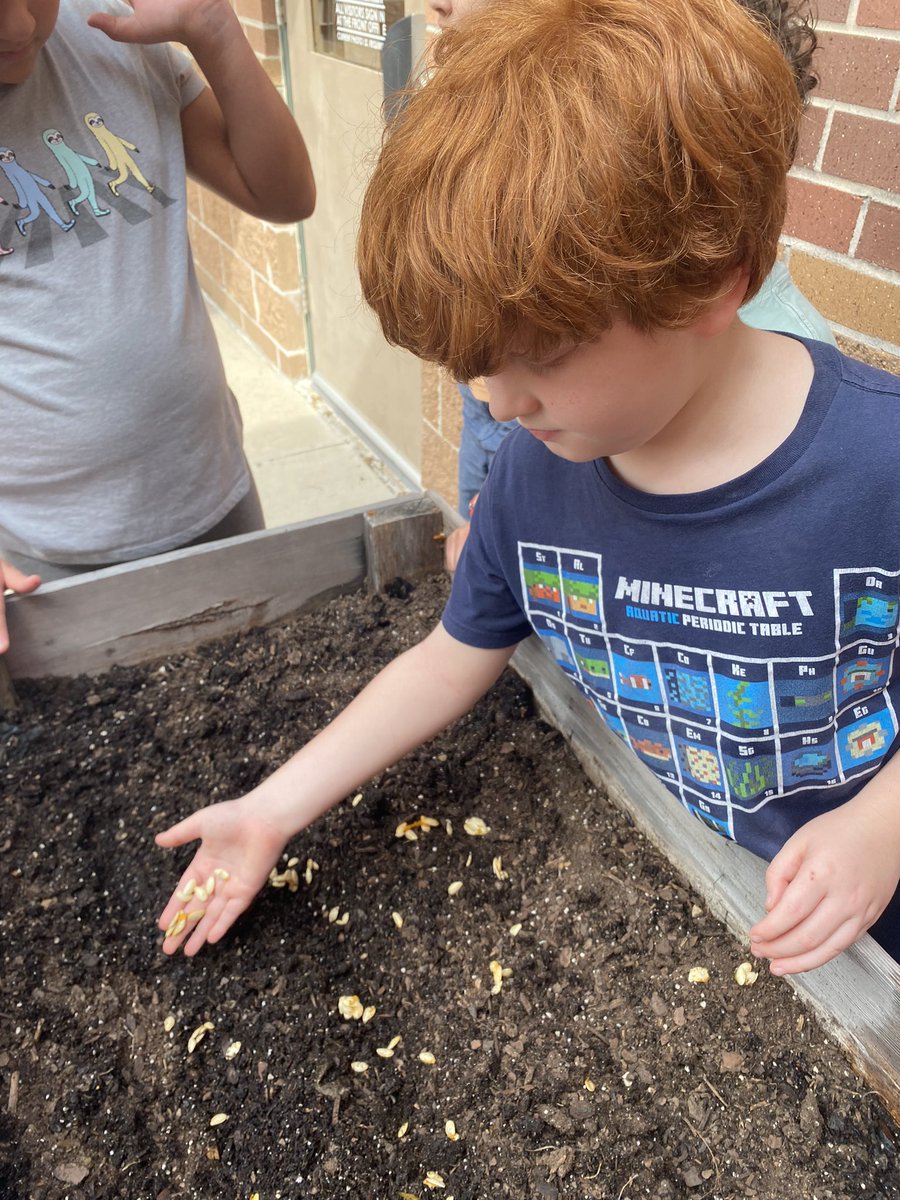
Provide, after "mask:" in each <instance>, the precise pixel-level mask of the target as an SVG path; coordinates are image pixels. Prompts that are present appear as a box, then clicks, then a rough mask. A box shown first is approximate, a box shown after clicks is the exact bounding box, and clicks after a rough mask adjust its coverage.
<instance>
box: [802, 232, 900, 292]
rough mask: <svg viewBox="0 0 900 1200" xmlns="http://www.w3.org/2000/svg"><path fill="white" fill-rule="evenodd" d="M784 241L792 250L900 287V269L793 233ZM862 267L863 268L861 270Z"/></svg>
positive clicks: (856, 273) (855, 273)
mask: <svg viewBox="0 0 900 1200" xmlns="http://www.w3.org/2000/svg"><path fill="white" fill-rule="evenodd" d="M782 241H783V243H784V245H785V246H788V247H789V248H790V249H791V250H798V251H799V252H800V253H802V254H808V255H809V257H810V258H820V259H823V260H824V261H825V262H829V263H831V264H832V265H833V266H838V267H845V268H846V269H847V270H848V271H852V272H853V274H854V275H864V276H865V277H866V278H867V279H877V280H878V281H879V282H880V283H887V284H890V285H891V287H895V288H898V289H900V271H891V270H889V269H888V268H887V267H876V266H875V264H874V263H870V262H867V261H866V260H865V259H864V258H851V257H850V255H849V254H841V253H840V252H839V251H837V250H829V249H828V248H827V247H825V246H819V245H818V244H817V243H816V242H806V241H804V240H803V239H802V238H798V237H794V236H793V235H792V234H788V233H786V234H784V235H783V237H782ZM860 267H862V268H863V269H862V270H860Z"/></svg>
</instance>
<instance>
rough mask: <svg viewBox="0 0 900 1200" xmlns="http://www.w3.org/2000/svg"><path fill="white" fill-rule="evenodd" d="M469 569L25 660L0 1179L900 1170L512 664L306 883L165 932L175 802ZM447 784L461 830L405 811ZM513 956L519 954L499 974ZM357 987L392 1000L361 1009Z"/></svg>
mask: <svg viewBox="0 0 900 1200" xmlns="http://www.w3.org/2000/svg"><path fill="white" fill-rule="evenodd" d="M443 591H444V583H443V581H434V582H429V583H427V584H425V585H422V586H421V587H419V588H418V589H416V590H415V591H411V592H410V590H409V589H408V588H403V587H400V588H398V589H396V592H397V594H396V595H394V596H393V597H376V598H369V597H366V596H363V595H360V596H354V597H350V598H343V599H340V600H338V601H336V602H334V603H332V604H330V605H329V606H328V607H326V608H323V609H321V610H319V611H317V612H315V613H313V614H307V615H305V616H303V617H302V618H301V619H299V620H297V621H295V622H293V623H291V624H286V625H283V626H281V627H279V628H275V629H269V630H262V631H258V632H256V633H253V634H251V635H247V636H244V637H241V638H238V639H234V640H231V641H227V642H224V643H221V644H218V645H215V646H208V647H206V648H203V649H201V650H199V651H197V652H196V653H195V654H193V655H189V656H184V657H177V658H172V659H169V660H166V661H165V662H164V663H157V664H154V665H152V666H150V667H147V668H145V669H127V670H124V669H117V670H115V671H113V672H111V673H110V674H109V675H107V676H104V677H102V678H100V679H94V680H91V679H86V678H82V679H76V680H67V681H45V682H41V683H32V684H25V685H23V686H21V688H20V691H21V693H22V698H23V704H22V709H21V714H20V716H19V717H18V718H17V721H16V723H15V724H10V723H8V722H7V723H6V724H0V777H2V780H3V793H4V794H3V798H2V809H0V813H2V815H0V888H2V894H0V904H2V914H3V915H2V921H0V939H2V983H0V991H2V995H0V1195H2V1197H4V1198H6V1197H10V1198H13V1197H14V1198H16V1200H19V1198H28V1200H51V1198H52V1200H61V1198H63V1197H71V1198H72V1200H75V1198H85V1200H87V1198H103V1200H114V1198H115V1200H131V1198H134V1200H175V1198H185V1200H188V1198H190V1200H198V1198H199V1200H249V1197H250V1196H251V1195H252V1194H253V1193H258V1195H259V1200H277V1198H279V1197H283V1198H288V1197H290V1198H292V1200H293V1198H296V1200H306V1198H307V1197H313V1196H320V1197H327V1198H338V1197H341V1198H344V1197H351V1198H354V1200H398V1198H399V1197H401V1196H402V1195H403V1194H405V1193H408V1194H410V1195H411V1196H414V1197H420V1198H421V1200H425V1197H443V1198H444V1200H449V1198H450V1197H454V1198H455V1200H488V1198H494V1197H515V1198H516V1200H523V1198H530V1197H538V1198H541V1200H553V1198H557V1197H558V1198H568V1197H571V1198H573V1200H591V1198H594V1197H597V1198H603V1200H637V1198H638V1197H652V1198H654V1200H682V1198H686V1197H697V1198H701V1197H702V1198H710V1197H718V1198H720V1200H785V1198H786V1197H798V1198H801V1200H813V1198H815V1200H836V1198H838V1197H840V1198H841V1200H860V1197H867V1198H871V1200H877V1198H879V1197H880V1198H881V1200H887V1198H893V1197H900V1182H898V1173H897V1157H896V1155H897V1146H898V1145H900V1139H898V1133H897V1130H896V1128H895V1127H894V1126H893V1124H892V1123H891V1121H890V1120H889V1118H888V1117H887V1116H886V1114H885V1112H884V1110H883V1109H882V1108H881V1106H880V1104H879V1102H878V1101H877V1099H876V1098H875V1097H874V1096H873V1095H872V1094H871V1093H869V1092H867V1091H866V1089H865V1088H864V1086H863V1085H862V1084H861V1083H860V1081H859V1080H858V1079H857V1078H856V1077H855V1076H854V1074H853V1073H852V1071H851V1070H850V1068H849V1067H848V1065H847V1063H846V1061H845V1059H844V1058H843V1056H842V1054H841V1053H840V1052H839V1051H838V1050H837V1049H836V1048H835V1047H834V1046H833V1045H832V1044H831V1043H830V1042H829V1041H828V1040H827V1039H826V1038H825V1037H824V1035H823V1034H822V1033H821V1031H820V1030H819V1028H818V1027H817V1025H816V1023H815V1022H814V1021H813V1020H812V1019H811V1018H810V1017H809V1015H808V1014H807V1013H805V1012H804V1009H803V1007H802V1006H801V1005H800V1003H799V1002H798V1001H797V1000H796V999H795V997H794V994H793V993H792V991H791V990H790V988H789V987H788V986H787V985H786V984H785V983H784V982H783V981H779V980H775V979H773V978H772V977H770V976H769V975H768V974H767V973H766V971H765V970H764V969H763V970H762V971H761V973H760V976H759V979H758V981H757V983H756V984H755V985H754V986H750V987H743V988H742V987H738V986H737V984H736V983H735V982H734V979H733V972H734V970H735V968H736V967H737V965H738V964H739V963H740V962H741V961H742V960H743V959H744V958H745V957H746V954H745V952H744V951H743V950H742V948H741V947H740V946H739V945H738V944H737V943H736V942H735V941H733V940H732V938H731V937H730V936H729V935H728V934H727V933H726V932H725V931H724V930H723V929H722V927H721V926H719V925H718V924H717V923H716V922H715V921H714V920H712V919H711V918H710V917H709V916H708V915H707V914H706V913H705V912H704V911H702V908H701V906H700V904H699V902H698V901H697V899H696V897H694V896H693V895H692V894H691V892H690V891H689V889H687V888H686V887H685V886H684V885H683V884H682V883H681V882H680V880H679V879H678V878H677V877H676V876H675V875H674V873H673V872H672V870H671V869H670V867H669V866H668V864H667V863H666V862H665V861H664V860H663V859H662V858H660V856H659V855H658V854H657V853H656V852H655V851H654V850H653V849H652V848H651V847H650V846H649V845H648V844H647V842H645V840H644V839H643V838H642V837H641V836H640V835H639V834H638V833H637V832H635V830H634V828H633V827H631V826H630V825H629V823H628V821H627V820H626V819H625V818H624V817H623V816H621V815H620V814H619V812H618V811H617V810H616V809H614V808H612V807H611V806H610V804H609V803H608V802H607V801H606V800H605V798H604V797H603V796H601V795H599V794H598V793H597V792H596V791H595V790H594V789H593V788H592V787H591V786H590V785H589V784H588V783H587V782H586V779H585V777H584V775H583V774H582V772H581V770H580V768H579V767H578V765H577V763H576V762H575V760H574V758H573V757H572V755H571V754H570V753H569V752H568V751H567V749H566V747H565V745H564V743H563V741H562V739H561V737H560V736H559V735H558V734H557V733H556V732H555V731H554V730H552V729H551V728H549V727H548V726H547V725H546V724H544V723H543V722H542V721H541V720H539V719H538V718H537V717H535V715H534V714H533V710H532V702H531V698H530V695H529V693H528V691H527V690H526V688H525V687H524V686H523V685H522V683H521V682H520V681H519V680H518V679H517V678H516V676H514V675H513V674H507V675H505V676H504V678H503V679H502V680H501V682H500V683H499V685H498V686H497V687H496V688H495V689H494V691H493V692H492V693H491V695H490V696H489V697H488V698H487V699H486V700H485V701H483V702H482V703H481V704H479V706H478V707H477V709H476V710H475V711H474V712H473V713H472V714H471V715H469V716H468V717H466V718H464V719H463V720H462V721H460V722H459V723H458V724H457V725H456V726H455V727H454V728H453V729H451V730H450V731H449V732H448V733H446V734H445V735H443V736H442V737H440V738H438V739H436V740H435V741H434V743H432V744H431V745H429V746H427V747H426V748H425V749H423V750H421V751H420V752H419V753H417V754H415V755H412V756H411V757H410V758H408V759H407V760H405V761H404V762H403V763H402V764H400V766H398V767H397V768H396V769H394V770H392V771H389V772H386V773H385V774H384V775H383V776H381V777H380V778H379V779H378V780H376V781H375V782H374V783H366V781H362V780H361V781H360V785H361V786H360V791H361V792H362V799H361V800H359V801H358V802H357V803H356V804H355V805H354V804H353V803H352V802H350V801H349V800H348V802H347V803H345V804H343V805H341V806H340V807H339V808H338V809H336V810H335V811H334V812H332V813H331V814H330V815H329V816H328V817H327V818H325V819H323V820H322V821H320V822H318V823H317V824H316V825H315V826H314V827H312V828H311V829H309V830H308V831H307V832H306V833H305V834H304V835H303V836H301V837H299V838H297V839H296V841H295V843H294V844H292V845H291V846H290V848H289V856H291V857H292V856H296V857H297V858H298V859H299V863H298V864H297V870H298V871H299V873H300V886H299V889H298V890H297V891H296V892H291V891H290V890H289V889H288V888H282V889H278V890H276V889H274V888H271V887H269V888H266V889H265V891H264V894H263V895H262V896H261V897H260V898H259V900H258V902H257V903H256V905H255V906H254V907H253V909H252V910H251V911H250V913H249V914H248V915H247V916H246V917H245V918H244V919H243V920H242V921H241V922H240V923H239V924H238V926H237V928H236V929H235V930H234V931H233V933H232V934H231V935H230V936H229V937H228V938H227V939H226V940H225V941H224V942H223V943H222V944H220V945H219V946H218V947H215V948H207V949H206V950H204V951H203V952H202V953H201V954H200V956H199V957H198V958H196V959H195V960H193V961H187V960H185V959H184V958H183V957H179V958H177V959H174V960H169V959H166V958H164V957H163V955H162V953H161V952H160V937H159V935H158V933H157V931H156V928H155V921H156V917H157V915H158V912H159V910H160V908H161V906H162V903H163V901H164V899H165V898H166V897H167V895H168V894H169V891H170V889H171V887H172V885H173V882H174V881H175V879H176V875H177V872H178V871H179V869H180V867H181V866H183V864H184V863H185V862H186V861H187V859H188V857H189V854H188V852H184V853H182V854H180V855H173V854H169V853H164V852H162V851H160V850H158V849H157V848H156V847H155V846H154V844H153V841H152V838H153V834H154V833H155V832H156V831H157V830H159V829H161V828H163V827H164V826H165V825H167V824H169V823H171V821H172V820H173V819H175V818H177V817H179V816H181V815H183V814H185V813H186V812H188V811H189V810H191V809H192V808H194V807H196V806H198V805H201V804H203V803H205V802H207V801H208V800H209V799H211V798H213V797H224V796H227V795H235V794H239V793H241V792H243V791H245V790H247V789H248V788H250V787H251V786H252V785H254V784H255V783H256V782H257V781H258V780H259V779H260V777H261V776H262V775H263V774H264V773H266V772H267V771H269V770H270V768H271V767H272V766H274V765H275V764H277V763H279V762H281V761H282V760H283V759H284V758H285V757H286V756H287V754H288V753H289V752H290V750H291V749H292V748H294V747H295V746H296V745H298V744H299V743H300V742H301V741H302V740H304V739H305V738H307V737H308V736H309V735H310V734H311V733H312V732H313V731H314V730H316V729H318V728H320V727H321V726H322V725H323V724H324V723H326V722H327V721H328V719H329V718H330V717H331V716H332V715H333V713H334V712H335V711H336V710H337V709H338V708H339V707H341V706H342V705H343V704H344V703H345V702H346V701H347V700H348V699H349V698H350V696H351V695H353V694H354V693H355V692H356V691H357V690H358V689H359V687H360V686H361V685H362V684H363V683H364V682H365V680H366V679H367V678H368V677H369V676H371V675H372V674H373V673H374V672H375V671H376V670H377V669H378V668H379V667H380V666H382V665H383V664H384V663H385V662H387V661H388V659H390V658H391V657H393V656H394V655H395V654H396V653H397V652H398V651H399V650H401V649H402V648H404V647H406V646H408V645H409V644H411V643H412V642H413V641H414V640H416V639H418V638H419V637H420V636H421V635H422V634H423V633H424V632H425V631H426V630H427V629H428V628H430V626H431V625H432V624H433V622H434V620H435V618H436V616H437V614H438V613H439V611H440V606H441V603H442V598H443ZM420 814H424V815H428V816H433V817H435V818H437V819H438V820H439V821H440V822H441V825H440V827H438V828H435V829H432V830H430V831H428V832H421V831H420V833H419V836H418V839H417V840H416V841H411V840H407V839H405V838H398V837H396V836H395V829H396V826H397V824H398V822H400V821H402V820H404V819H412V818H414V817H416V816H418V815H420ZM472 815H477V816H480V817H482V818H483V819H484V820H485V821H486V822H487V824H488V825H489V826H490V831H489V833H488V834H487V835H486V836H483V837H472V836H468V835H467V834H466V833H465V832H464V829H463V822H464V820H465V819H466V817H469V816H472ZM447 823H450V824H451V825H452V832H451V831H450V829H449V828H448V826H447ZM497 856H500V859H501V863H500V868H501V870H502V871H505V872H508V876H509V877H508V878H503V879H500V878H498V877H497V875H496V874H495V871H494V867H493V863H494V860H495V858H496V857H497ZM309 858H312V859H314V860H315V862H316V863H318V865H319V869H318V870H316V871H314V872H312V883H311V884H309V885H308V884H307V883H306V882H305V880H304V878H303V875H304V870H305V866H306V862H307V859H309ZM454 880H461V881H463V887H462V890H461V891H459V892H458V894H456V895H455V896H453V897H452V898H451V897H450V896H449V895H448V892H447V888H448V885H449V884H450V883H451V882H452V881H454ZM335 909H336V910H337V912H336V913H334V912H333V910H335ZM393 912H397V913H399V914H401V915H402V917H403V924H402V928H398V927H397V925H396V924H395V922H394V920H393V919H392V915H391V914H392V913H393ZM329 913H331V914H332V915H333V916H337V917H338V920H340V919H342V916H343V914H344V913H348V914H349V918H348V921H347V923H346V924H344V925H341V924H339V923H338V921H330V920H329ZM516 924H521V931H520V932H519V933H518V936H514V935H513V933H512V932H511V927H512V926H514V925H516ZM491 960H497V961H499V962H500V963H501V964H502V965H503V966H504V967H509V968H511V970H512V974H511V975H510V976H509V977H507V978H506V979H504V980H503V986H502V991H501V992H500V993H499V994H492V992H491V987H492V976H491V971H490V968H489V964H490V963H491ZM693 966H705V967H706V968H707V969H708V970H709V974H710V982H709V984H708V985H707V986H700V985H693V984H690V983H688V979H687V975H688V970H689V969H690V968H691V967H693ZM344 994H354V995H357V996H358V997H359V998H360V1000H361V1002H362V1004H363V1005H366V1006H368V1005H372V1006H374V1007H375V1009H376V1012H375V1015H374V1017H373V1018H372V1019H371V1020H369V1021H368V1022H366V1023H365V1024H364V1023H363V1022H361V1021H359V1020H344V1019H342V1017H341V1016H340V1015H339V1013H338V999H339V997H340V996H341V995H344ZM168 1017H171V1018H173V1019H174V1024H173V1027H172V1029H171V1031H169V1032H167V1031H166V1029H165V1022H166V1018H168ZM206 1021H209V1022H212V1023H213V1024H214V1026H215V1028H214V1029H213V1030H211V1031H210V1032H208V1033H207V1035H206V1037H205V1039H204V1040H203V1041H202V1042H200V1044H199V1045H198V1046H197V1047H196V1049H195V1050H194V1051H193V1053H189V1052H188V1045H187V1044H188V1038H189V1037H190V1034H191V1033H192V1031H193V1030H195V1029H196V1028H197V1027H198V1026H200V1025H201V1024H202V1023H203V1022H206ZM398 1036H399V1037H400V1038H401V1039H402V1040H401V1041H400V1042H399V1044H397V1045H396V1048H395V1050H394V1055H393V1057H392V1058H386V1057H379V1056H378V1055H377V1054H376V1047H386V1046H387V1045H388V1043H390V1042H391V1040H392V1039H393V1038H395V1037H398ZM235 1041H240V1043H241V1048H240V1051H239V1052H238V1053H237V1055H236V1056H235V1057H234V1058H233V1059H231V1060H228V1059H227V1058H226V1056H225V1050H226V1048H227V1047H228V1046H229V1045H230V1044H231V1043H233V1042H235ZM422 1050H428V1051H431V1052H432V1053H433V1055H434V1057H435V1063H434V1065H426V1064H424V1063H423V1062H421V1061H420V1060H419V1052H420V1051H422ZM354 1061H356V1062H360V1061H362V1062H366V1063H368V1070H367V1072H366V1073H364V1074H357V1073H354V1071H353V1070H352V1069H351V1066H350V1064H351V1062H354ZM588 1080H590V1081H592V1082H593V1087H594V1090H589V1089H588V1088H587V1087H586V1086H585V1085H586V1081H588ZM217 1113H225V1114H227V1116H228V1119H227V1121H225V1122H224V1123H222V1124H219V1125H217V1126H215V1127H211V1125H210V1119H211V1118H212V1117H213V1115H214V1114H217ZM447 1120H453V1121H454V1122H455V1124H456V1129H457V1131H458V1133H459V1139H458V1140H456V1141H453V1140H451V1139H450V1138H448V1136H447V1134H446V1133H445V1122H446V1121H447ZM403 1125H406V1126H408V1131H407V1132H406V1134H405V1136H404V1137H402V1138H400V1137H398V1130H399V1129H400V1127H401V1126H403ZM427 1172H436V1173H438V1174H439V1175H440V1176H441V1177H442V1179H443V1181H444V1183H445V1187H443V1188H439V1187H438V1188H435V1189H430V1188H429V1187H428V1186H426V1184H425V1183H424V1182H423V1181H424V1180H425V1178H426V1174H427ZM434 1182H437V1181H436V1180H434Z"/></svg>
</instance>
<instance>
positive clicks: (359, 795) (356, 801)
mask: <svg viewBox="0 0 900 1200" xmlns="http://www.w3.org/2000/svg"><path fill="white" fill-rule="evenodd" d="M362 798H363V794H362V792H357V793H356V795H355V796H354V797H353V799H352V800H351V801H350V803H351V804H352V805H353V807H354V808H356V806H357V804H359V802H360V800H362Z"/></svg>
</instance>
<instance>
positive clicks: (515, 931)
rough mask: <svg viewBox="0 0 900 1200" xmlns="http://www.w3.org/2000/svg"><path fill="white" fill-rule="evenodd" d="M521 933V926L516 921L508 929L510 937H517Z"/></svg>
mask: <svg viewBox="0 0 900 1200" xmlns="http://www.w3.org/2000/svg"><path fill="white" fill-rule="evenodd" d="M521 932H522V926H521V924H520V923H519V922H518V921H517V922H516V923H515V925H510V927H509V933H510V937H518V936H519V934H520V933H521Z"/></svg>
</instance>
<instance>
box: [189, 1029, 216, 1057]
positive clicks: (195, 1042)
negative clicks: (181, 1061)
mask: <svg viewBox="0 0 900 1200" xmlns="http://www.w3.org/2000/svg"><path fill="white" fill-rule="evenodd" d="M212 1029H215V1025H213V1023H212V1021H204V1022H203V1024H202V1025H198V1026H197V1028H196V1029H195V1030H194V1032H193V1033H192V1034H191V1036H190V1037H189V1038H188V1046H187V1049H188V1054H193V1053H194V1051H195V1050H196V1049H197V1047H198V1046H199V1045H200V1043H201V1042H202V1041H203V1039H204V1038H205V1037H206V1035H207V1034H208V1033H209V1032H210V1030H212Z"/></svg>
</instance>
